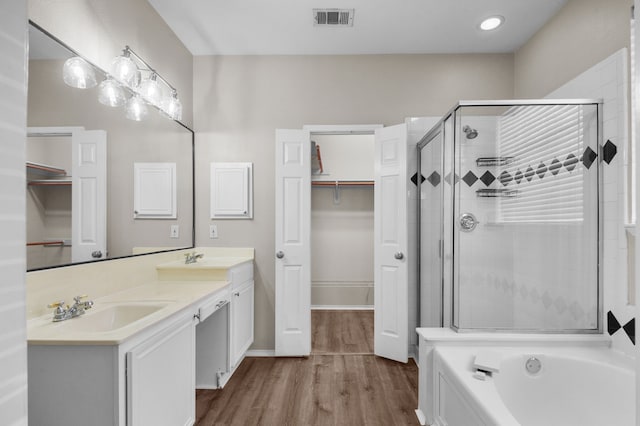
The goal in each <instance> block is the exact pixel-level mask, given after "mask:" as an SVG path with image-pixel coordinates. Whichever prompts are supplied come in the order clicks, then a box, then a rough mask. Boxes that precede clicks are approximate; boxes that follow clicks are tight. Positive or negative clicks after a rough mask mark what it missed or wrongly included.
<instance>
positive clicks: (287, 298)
mask: <svg viewBox="0 0 640 426" xmlns="http://www.w3.org/2000/svg"><path fill="white" fill-rule="evenodd" d="M310 162H311V141H310V137H309V132H308V131H304V130H282V129H278V130H276V226H275V228H276V236H275V243H276V244H275V253H276V258H275V262H276V267H275V269H276V300H275V311H276V336H275V339H276V351H275V352H276V356H306V355H309V354H310V353H311V272H310V268H311V241H310V234H311V227H310V222H311V164H310Z"/></svg>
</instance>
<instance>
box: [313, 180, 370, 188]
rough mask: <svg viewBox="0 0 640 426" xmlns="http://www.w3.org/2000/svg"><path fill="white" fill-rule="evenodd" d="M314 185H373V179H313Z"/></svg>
mask: <svg viewBox="0 0 640 426" xmlns="http://www.w3.org/2000/svg"><path fill="white" fill-rule="evenodd" d="M311 185H312V186H331V187H334V186H373V185H374V184H373V181H372V180H335V181H325V180H323V181H318V180H317V181H312V182H311Z"/></svg>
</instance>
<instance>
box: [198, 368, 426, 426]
mask: <svg viewBox="0 0 640 426" xmlns="http://www.w3.org/2000/svg"><path fill="white" fill-rule="evenodd" d="M417 389H418V368H417V366H416V365H415V363H414V362H413V361H412V360H410V361H409V363H408V364H402V363H398V362H395V361H389V360H386V359H383V358H379V357H376V356H374V355H312V356H310V357H308V358H245V360H244V361H243V362H242V364H241V365H240V366H239V367H238V370H237V371H236V372H235V373H234V375H233V377H232V378H231V380H229V382H228V383H227V385H226V386H225V388H224V389H222V390H198V391H197V392H196V425H198V426H212V425H274V426H280V425H350V426H351V425H366V426H370V425H374V426H377V425H381V426H382V425H385V426H389V425H417V424H418V421H417V419H416V416H415V414H414V410H415V408H416V407H417V406H418V401H417V395H418V392H417Z"/></svg>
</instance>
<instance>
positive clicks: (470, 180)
mask: <svg viewBox="0 0 640 426" xmlns="http://www.w3.org/2000/svg"><path fill="white" fill-rule="evenodd" d="M462 180H463V181H464V183H466V184H467V185H468V186H472V185H473V184H474V183H476V181H477V180H478V176H476V175H475V174H474V173H473V172H472V171H471V170H469V172H467V174H466V175H464V177H463V178H462Z"/></svg>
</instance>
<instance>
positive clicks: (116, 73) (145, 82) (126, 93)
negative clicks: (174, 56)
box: [63, 46, 182, 121]
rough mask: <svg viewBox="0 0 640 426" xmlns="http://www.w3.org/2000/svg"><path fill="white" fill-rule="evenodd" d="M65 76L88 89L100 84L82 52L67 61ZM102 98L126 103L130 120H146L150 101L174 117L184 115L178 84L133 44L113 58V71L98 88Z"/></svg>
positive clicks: (69, 82)
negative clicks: (141, 53)
mask: <svg viewBox="0 0 640 426" xmlns="http://www.w3.org/2000/svg"><path fill="white" fill-rule="evenodd" d="M63 76H64V82H65V83H66V84H67V85H69V86H71V87H77V88H80V89H88V88H91V87H94V86H96V84H97V80H96V75H95V67H94V65H92V64H90V63H89V62H87V61H86V60H84V59H83V58H81V57H79V56H74V57H73V58H70V59H68V60H67V61H66V62H65V64H64V69H63ZM161 83H162V84H161ZM127 98H129V100H127ZM98 101H99V102H100V103H101V104H103V105H107V106H111V107H119V106H123V105H125V116H126V117H127V118H128V119H130V120H135V121H140V120H143V119H144V118H145V117H146V116H147V115H148V113H149V111H148V107H147V105H153V106H154V107H156V108H158V110H159V111H160V113H162V115H164V116H165V117H168V118H170V119H172V120H181V119H182V103H181V102H180V100H179V99H178V91H177V90H176V88H175V87H173V86H172V85H171V84H169V82H168V81H167V80H165V79H164V78H162V76H161V75H160V74H158V72H157V71H156V70H155V69H153V68H151V66H150V65H149V64H148V63H147V62H146V61H145V60H144V59H142V58H141V57H140V55H138V54H137V53H136V52H134V51H133V50H132V49H131V48H130V47H129V46H125V48H124V50H123V51H122V55H120V56H118V57H116V58H114V60H113V61H112V62H111V68H110V74H108V75H107V78H106V79H105V80H104V81H103V82H102V83H100V86H99V88H98Z"/></svg>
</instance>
